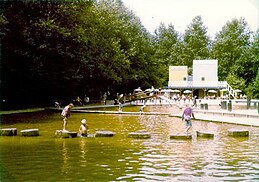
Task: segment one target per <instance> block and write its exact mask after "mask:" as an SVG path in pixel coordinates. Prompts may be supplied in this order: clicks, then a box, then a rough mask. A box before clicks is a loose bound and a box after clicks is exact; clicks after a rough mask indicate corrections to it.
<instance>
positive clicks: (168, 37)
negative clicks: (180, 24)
mask: <svg viewBox="0 0 259 182" xmlns="http://www.w3.org/2000/svg"><path fill="white" fill-rule="evenodd" d="M181 45H182V44H181V41H180V40H179V33H178V32H177V31H176V30H175V29H174V26H173V25H172V24H169V26H168V28H167V27H166V26H165V24H163V23H161V24H160V26H159V28H158V29H157V30H156V31H155V41H154V46H155V54H154V58H155V60H156V61H157V62H158V64H159V65H160V66H159V68H160V74H161V76H160V78H161V81H162V83H163V85H167V84H168V83H167V81H168V67H169V66H172V65H174V66H175V65H181V59H180V55H181Z"/></svg>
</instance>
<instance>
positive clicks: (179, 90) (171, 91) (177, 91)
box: [171, 90, 181, 92]
mask: <svg viewBox="0 0 259 182" xmlns="http://www.w3.org/2000/svg"><path fill="white" fill-rule="evenodd" d="M171 92H181V91H180V90H171Z"/></svg>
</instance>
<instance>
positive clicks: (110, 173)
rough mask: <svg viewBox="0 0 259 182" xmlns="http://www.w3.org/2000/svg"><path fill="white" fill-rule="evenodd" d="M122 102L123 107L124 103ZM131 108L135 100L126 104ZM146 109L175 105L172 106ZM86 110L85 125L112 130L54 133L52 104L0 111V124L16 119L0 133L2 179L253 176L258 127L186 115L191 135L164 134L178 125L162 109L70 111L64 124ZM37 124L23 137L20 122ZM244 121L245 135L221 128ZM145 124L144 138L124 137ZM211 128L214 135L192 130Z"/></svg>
mask: <svg viewBox="0 0 259 182" xmlns="http://www.w3.org/2000/svg"><path fill="white" fill-rule="evenodd" d="M125 109H126V108H125ZM127 109H129V110H130V111H132V110H136V111H138V109H139V108H138V107H132V108H127ZM146 109H147V110H148V111H156V112H159V111H163V112H179V111H177V109H176V108H172V107H168V106H166V107H161V106H156V107H147V108H146ZM83 118H85V119H86V120H87V124H88V125H89V133H90V134H92V135H93V134H94V133H95V131H96V130H109V131H113V132H115V136H113V137H103V138H102V137H100V138H95V137H87V138H80V137H77V138H72V139H69V138H68V139H62V138H55V137H54V133H55V130H57V129H61V128H62V124H63V123H62V118H61V117H60V113H57V112H46V111H42V112H36V113H23V114H15V115H3V116H1V127H2V128H9V127H12V128H13V127H15V128H17V130H18V136H14V137H0V145H1V148H0V161H1V170H0V176H1V178H0V179H1V181H35V179H37V181H149V180H150V181H172V180H173V181H224V180H226V181H227V180H236V181H242V180H243V181H258V180H259V175H258V170H259V156H258V153H259V147H258V146H259V135H258V133H259V128H256V127H247V126H241V125H232V124H222V123H213V122H201V121H193V129H192V133H193V138H192V139H191V140H175V139H170V134H172V133H181V132H182V131H183V130H184V128H185V125H184V123H183V122H182V121H181V119H179V118H173V117H168V116H165V115H164V116H162V115H135V116H134V115H120V114H118V115H116V114H114V115H112V114H110V115H109V114H82V113H72V115H71V118H69V123H68V129H69V130H72V131H78V128H79V126H80V121H81V120H82V119H83ZM28 128H38V129H39V131H40V136H38V137H22V136H21V135H20V130H22V129H28ZM230 128H237V129H247V130H249V131H250V136H249V137H241V138H234V137H229V136H227V132H228V129H230ZM138 130H145V131H148V132H150V133H151V138H150V139H134V138H128V137H127V134H128V133H129V132H133V131H138ZM197 130H203V131H211V132H213V133H215V136H214V138H209V139H208V138H199V137H196V135H195V131H197Z"/></svg>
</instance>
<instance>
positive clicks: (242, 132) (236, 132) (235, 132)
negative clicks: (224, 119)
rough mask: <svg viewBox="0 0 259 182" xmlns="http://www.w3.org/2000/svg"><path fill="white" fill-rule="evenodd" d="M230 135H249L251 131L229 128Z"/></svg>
mask: <svg viewBox="0 0 259 182" xmlns="http://www.w3.org/2000/svg"><path fill="white" fill-rule="evenodd" d="M228 136H233V137H247V136H249V131H248V130H240V129H229V130H228Z"/></svg>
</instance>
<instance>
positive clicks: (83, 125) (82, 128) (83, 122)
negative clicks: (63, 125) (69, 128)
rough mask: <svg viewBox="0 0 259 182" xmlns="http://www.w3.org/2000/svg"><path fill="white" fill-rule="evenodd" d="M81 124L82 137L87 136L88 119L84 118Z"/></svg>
mask: <svg viewBox="0 0 259 182" xmlns="http://www.w3.org/2000/svg"><path fill="white" fill-rule="evenodd" d="M81 123H82V124H81V125H80V127H79V132H80V135H81V137H87V131H88V125H87V124H86V119H82V121H81Z"/></svg>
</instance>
